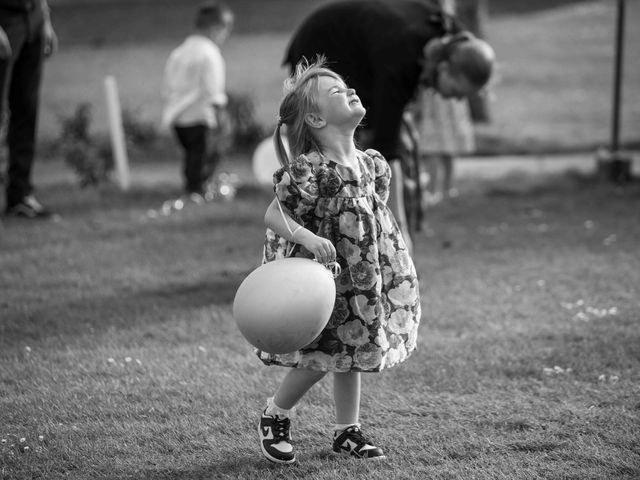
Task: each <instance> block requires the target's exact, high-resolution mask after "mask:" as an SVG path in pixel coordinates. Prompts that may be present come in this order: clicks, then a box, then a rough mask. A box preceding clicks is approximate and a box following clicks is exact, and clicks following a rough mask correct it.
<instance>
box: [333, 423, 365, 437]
mask: <svg viewBox="0 0 640 480" xmlns="http://www.w3.org/2000/svg"><path fill="white" fill-rule="evenodd" d="M349 427H358V428H360V424H359V423H335V424H334V425H333V433H334V435H335V436H336V437H337V436H338V435H340V434H341V433H342V432H344V431H345V430H346V429H347V428H349Z"/></svg>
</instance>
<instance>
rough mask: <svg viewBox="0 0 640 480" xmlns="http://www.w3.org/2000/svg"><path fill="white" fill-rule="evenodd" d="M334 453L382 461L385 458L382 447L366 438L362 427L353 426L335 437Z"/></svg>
mask: <svg viewBox="0 0 640 480" xmlns="http://www.w3.org/2000/svg"><path fill="white" fill-rule="evenodd" d="M333 451H334V452H335V453H339V454H342V455H350V456H352V457H356V458H365V459H371V460H382V459H384V458H385V456H384V453H383V452H382V449H381V448H380V447H376V446H374V445H372V444H371V442H370V441H369V440H368V439H367V438H365V436H364V435H363V434H362V431H361V430H360V427H358V426H356V425H353V426H351V427H349V428H346V429H345V430H343V431H342V432H341V433H340V434H338V432H336V433H335V434H334V435H333Z"/></svg>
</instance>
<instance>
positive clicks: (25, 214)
mask: <svg viewBox="0 0 640 480" xmlns="http://www.w3.org/2000/svg"><path fill="white" fill-rule="evenodd" d="M5 213H6V215H7V216H8V217H20V218H40V219H47V218H51V216H52V215H53V214H52V213H51V212H50V211H49V210H47V209H46V208H44V207H43V206H42V205H41V204H40V202H38V200H36V197H34V196H33V195H27V196H26V197H24V198H23V199H22V200H21V201H19V202H18V203H15V204H13V205H10V206H7V209H6V212H5Z"/></svg>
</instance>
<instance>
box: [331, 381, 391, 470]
mask: <svg viewBox="0 0 640 480" xmlns="http://www.w3.org/2000/svg"><path fill="white" fill-rule="evenodd" d="M333 396H334V399H335V402H336V425H335V429H334V433H333V451H334V452H336V453H341V454H345V455H350V456H352V457H356V458H371V459H381V458H384V452H383V451H382V449H381V448H380V447H376V446H375V445H373V444H372V442H371V441H370V440H368V439H367V438H366V437H365V436H364V435H363V434H362V431H361V430H360V423H359V421H358V420H359V419H360V372H346V373H336V374H334V376H333Z"/></svg>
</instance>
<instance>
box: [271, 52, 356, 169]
mask: <svg viewBox="0 0 640 480" xmlns="http://www.w3.org/2000/svg"><path fill="white" fill-rule="evenodd" d="M324 76H327V77H333V78H335V79H338V80H340V81H343V80H342V77H341V76H340V75H338V74H337V73H336V72H334V71H333V70H331V69H329V68H327V67H326V65H325V59H324V57H323V56H318V57H317V59H316V61H315V62H313V63H309V62H308V61H307V60H306V59H303V60H302V61H300V62H299V63H298V64H297V65H296V68H295V70H294V72H293V74H292V75H291V76H290V77H289V78H287V79H286V80H285V82H284V89H283V90H284V98H283V99H282V101H281V102H280V111H279V116H278V125H277V126H276V129H275V131H274V132H273V141H274V143H275V146H276V154H277V156H278V160H279V161H280V164H281V165H282V166H283V167H285V166H287V165H289V164H290V163H291V161H290V159H289V155H288V154H287V151H286V149H285V147H284V144H283V142H282V137H281V127H282V125H286V126H287V140H288V143H289V151H290V153H291V157H292V158H297V157H298V156H299V155H301V154H303V153H307V152H309V151H312V150H316V151H318V152H319V151H321V147H320V145H318V143H317V141H316V139H315V137H314V136H313V133H312V129H311V127H310V126H309V125H308V124H307V122H306V121H305V117H306V115H307V114H308V113H317V112H318V78H319V77H324Z"/></svg>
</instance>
